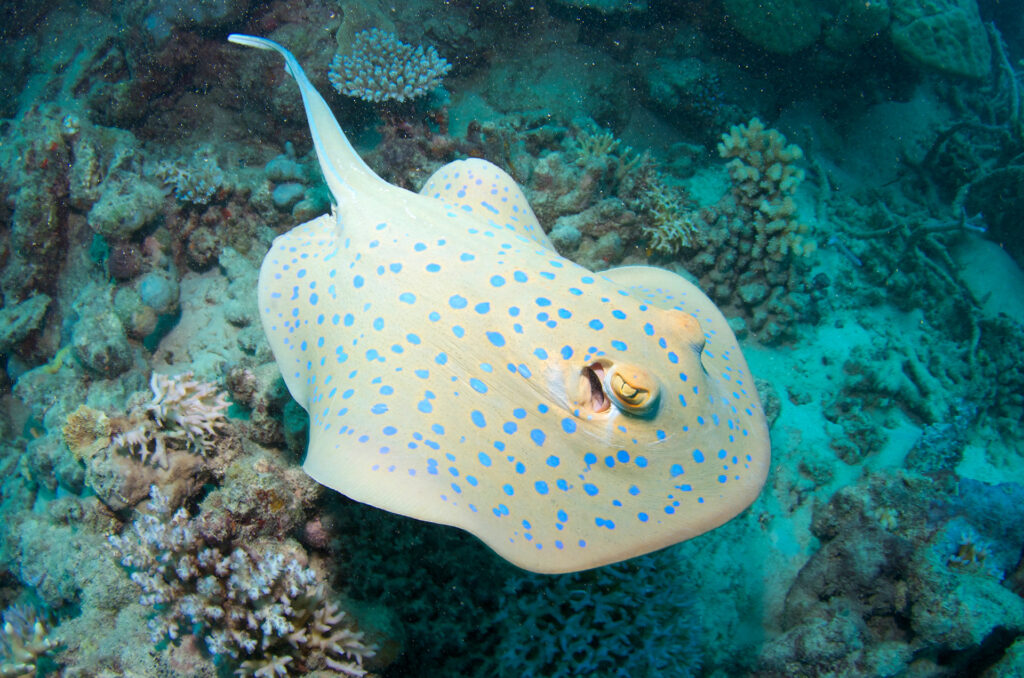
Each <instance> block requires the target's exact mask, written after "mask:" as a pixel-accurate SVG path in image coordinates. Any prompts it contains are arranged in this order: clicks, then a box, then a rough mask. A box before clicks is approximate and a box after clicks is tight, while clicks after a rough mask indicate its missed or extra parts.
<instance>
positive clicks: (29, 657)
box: [0, 605, 57, 678]
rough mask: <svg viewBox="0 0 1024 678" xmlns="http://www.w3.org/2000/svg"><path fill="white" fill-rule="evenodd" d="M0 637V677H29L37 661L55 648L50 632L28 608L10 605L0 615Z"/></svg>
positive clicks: (54, 641) (33, 674)
mask: <svg viewBox="0 0 1024 678" xmlns="http://www.w3.org/2000/svg"><path fill="white" fill-rule="evenodd" d="M3 622H4V623H3V635H2V636H0V678H29V677H30V676H35V675H36V672H37V662H38V661H39V659H40V658H41V657H43V656H45V655H46V654H47V653H48V652H50V651H51V650H53V649H54V648H56V647H57V641H56V640H54V639H53V638H52V637H51V636H50V629H49V628H47V625H46V624H44V623H43V619H42V618H41V617H40V616H39V614H38V612H36V610H35V609H34V608H32V607H28V606H26V605H12V606H11V607H9V608H7V609H6V610H4V613H3Z"/></svg>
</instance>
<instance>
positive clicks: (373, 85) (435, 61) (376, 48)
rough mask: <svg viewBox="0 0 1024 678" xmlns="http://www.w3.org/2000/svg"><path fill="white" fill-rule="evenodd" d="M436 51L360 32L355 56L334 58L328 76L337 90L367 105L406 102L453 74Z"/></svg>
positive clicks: (375, 31) (374, 32)
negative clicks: (391, 101) (371, 103)
mask: <svg viewBox="0 0 1024 678" xmlns="http://www.w3.org/2000/svg"><path fill="white" fill-rule="evenodd" d="M451 68H452V67H451V64H449V63H448V62H447V61H446V60H444V59H442V58H441V57H440V56H438V54H437V50H436V49H434V48H433V47H427V48H424V47H423V46H422V45H420V46H418V47H415V48H414V47H413V46H412V45H409V44H406V43H404V42H402V41H401V40H399V39H398V36H396V35H395V34H394V33H388V32H385V31H382V30H380V29H377V28H372V29H370V30H368V31H360V32H359V33H357V34H356V39H355V43H354V44H353V45H352V54H351V55H349V56H343V55H341V54H335V55H334V61H332V62H331V67H330V69H329V71H328V73H327V76H328V78H329V79H330V81H331V84H332V85H334V88H335V89H336V90H338V91H339V92H341V93H342V94H345V95H347V96H350V97H356V98H359V99H363V100H364V101H372V102H381V101H388V100H393V101H400V102H401V101H406V100H409V99H415V98H417V97H420V96H423V95H424V94H426V93H428V92H430V91H431V90H432V89H434V88H436V87H438V86H439V85H440V84H441V79H442V78H443V77H444V76H445V75H446V74H447V73H448V71H450V70H451Z"/></svg>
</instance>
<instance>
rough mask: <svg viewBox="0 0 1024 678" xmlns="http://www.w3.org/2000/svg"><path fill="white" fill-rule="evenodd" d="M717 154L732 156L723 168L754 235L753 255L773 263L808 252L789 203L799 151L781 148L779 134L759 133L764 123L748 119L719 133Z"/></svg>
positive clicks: (800, 175)
mask: <svg viewBox="0 0 1024 678" xmlns="http://www.w3.org/2000/svg"><path fill="white" fill-rule="evenodd" d="M718 154H719V155H720V156H722V157H723V158H732V160H730V161H729V163H728V164H727V165H726V167H727V168H728V169H729V176H730V177H731V178H732V182H733V194H734V196H735V197H736V200H737V204H738V206H739V207H741V208H742V209H743V210H744V212H745V213H746V216H747V217H748V218H749V226H750V228H752V229H753V230H754V232H755V234H756V235H755V238H754V249H753V250H752V254H753V256H755V257H759V256H762V254H763V255H767V256H769V257H771V258H772V259H774V260H776V261H779V260H781V259H782V258H783V257H785V256H786V255H787V254H789V253H790V252H792V253H793V254H797V255H804V254H810V253H811V252H813V251H814V249H815V243H814V241H812V240H806V241H805V240H804V237H803V235H804V234H805V233H807V231H808V227H807V225H806V224H802V223H800V222H799V221H798V220H797V218H796V204H795V203H794V202H793V194H794V193H795V192H796V189H797V187H798V186H799V185H800V182H802V181H803V180H804V171H803V170H802V169H800V168H799V167H797V166H796V165H795V163H796V162H797V161H799V160H801V159H802V158H803V151H802V150H800V147H799V146H797V145H795V144H789V145H787V144H786V137H785V136H783V134H782V133H780V132H779V131H778V130H774V129H765V126H764V123H762V122H761V121H760V120H758V119H757V118H753V119H752V120H751V121H750V122H749V123H747V124H746V125H734V126H733V127H732V128H730V130H729V133H728V134H723V135H722V141H721V143H719V144H718Z"/></svg>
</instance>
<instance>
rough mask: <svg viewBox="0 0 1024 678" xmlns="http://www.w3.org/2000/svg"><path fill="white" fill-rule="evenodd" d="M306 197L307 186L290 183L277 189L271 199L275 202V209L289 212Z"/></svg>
mask: <svg viewBox="0 0 1024 678" xmlns="http://www.w3.org/2000/svg"><path fill="white" fill-rule="evenodd" d="M305 195H306V187H305V186H303V185H302V184H298V183H295V182H292V181H289V182H288V183H285V184H279V185H278V186H277V187H275V188H274V192H273V193H272V194H271V199H272V200H273V201H274V207H276V208H277V209H279V210H282V211H288V210H290V209H291V208H292V206H293V205H294V204H295V203H297V202H298V201H300V200H302V198H303V197H305Z"/></svg>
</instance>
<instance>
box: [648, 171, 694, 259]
mask: <svg viewBox="0 0 1024 678" xmlns="http://www.w3.org/2000/svg"><path fill="white" fill-rule="evenodd" d="M639 206H640V207H641V208H642V211H643V212H644V213H645V216H646V217H647V219H646V223H645V224H644V227H643V232H644V235H645V236H647V239H648V242H649V243H650V247H651V249H652V250H653V251H654V252H657V253H659V254H666V255H672V254H676V253H677V252H679V251H680V250H681V249H687V248H693V247H698V246H700V245H702V244H704V243H705V242H706V239H705V236H704V233H703V231H702V230H701V227H702V226H704V224H702V223H701V221H700V219H699V213H698V211H697V210H695V209H693V208H692V207H691V206H690V205H689V204H688V201H687V199H686V196H685V194H684V193H683V191H681V190H679V189H676V188H673V187H670V186H668V185H667V184H666V183H664V181H658V182H652V183H651V184H650V185H649V186H647V187H646V188H645V190H644V191H643V192H642V193H641V197H640V199H639Z"/></svg>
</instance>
